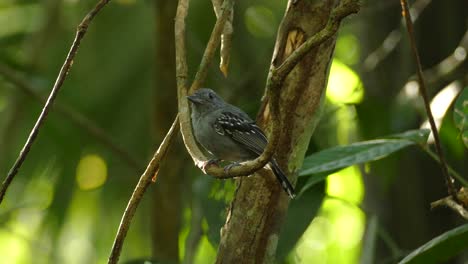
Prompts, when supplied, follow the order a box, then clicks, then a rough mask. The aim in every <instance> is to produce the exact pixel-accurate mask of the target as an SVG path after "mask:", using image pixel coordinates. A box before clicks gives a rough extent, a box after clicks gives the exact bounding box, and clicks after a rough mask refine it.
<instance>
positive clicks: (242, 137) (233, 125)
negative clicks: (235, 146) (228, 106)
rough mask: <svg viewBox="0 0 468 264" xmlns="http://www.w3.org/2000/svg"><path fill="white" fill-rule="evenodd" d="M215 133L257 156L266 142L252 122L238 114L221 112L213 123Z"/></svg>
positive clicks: (261, 132) (260, 131)
mask: <svg viewBox="0 0 468 264" xmlns="http://www.w3.org/2000/svg"><path fill="white" fill-rule="evenodd" d="M214 128H215V131H216V132H217V133H218V134H221V135H227V136H229V137H231V138H232V139H233V140H234V141H235V142H237V143H239V144H241V145H243V146H244V147H246V148H247V149H249V150H250V151H252V152H254V153H255V154H257V155H260V154H262V152H263V150H264V149H265V147H266V145H267V143H268V140H267V138H266V136H265V134H264V133H263V131H262V130H261V129H260V128H259V127H258V126H257V125H256V124H255V122H254V121H252V120H251V119H250V118H249V119H247V118H246V117H243V116H241V115H239V114H235V113H232V112H222V113H221V114H220V116H219V117H218V118H217V119H216V121H215V122H214Z"/></svg>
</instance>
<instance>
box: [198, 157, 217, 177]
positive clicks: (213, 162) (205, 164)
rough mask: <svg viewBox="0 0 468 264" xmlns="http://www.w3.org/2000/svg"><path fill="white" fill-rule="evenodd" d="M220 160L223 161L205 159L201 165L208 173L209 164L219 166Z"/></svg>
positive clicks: (204, 171)
mask: <svg viewBox="0 0 468 264" xmlns="http://www.w3.org/2000/svg"><path fill="white" fill-rule="evenodd" d="M220 161H221V159H210V160H207V161H204V162H203V164H202V166H201V170H202V171H203V173H205V174H206V169H207V168H208V167H209V166H212V165H216V166H219V162H220Z"/></svg>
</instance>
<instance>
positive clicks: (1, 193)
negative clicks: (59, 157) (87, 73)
mask: <svg viewBox="0 0 468 264" xmlns="http://www.w3.org/2000/svg"><path fill="white" fill-rule="evenodd" d="M109 1H110V0H100V1H99V2H98V3H97V4H96V6H95V7H94V8H93V9H92V10H91V11H90V12H89V13H88V14H87V15H86V16H85V17H84V19H83V20H82V21H81V23H80V24H79V25H78V28H77V30H76V35H75V39H74V40H73V44H72V45H71V47H70V51H69V52H68V55H67V58H66V59H65V62H64V64H63V66H62V68H61V69H60V72H59V74H58V77H57V80H56V81H55V84H54V87H53V88H52V91H51V92H50V95H49V98H47V102H46V103H45V105H44V108H42V111H41V114H40V115H39V117H38V119H37V121H36V124H35V125H34V127H33V129H32V130H31V133H30V134H29V137H28V139H27V140H26V143H25V144H24V146H23V148H22V149H21V152H20V154H19V156H18V158H17V159H16V161H15V163H14V164H13V166H12V167H11V169H10V171H9V172H8V174H7V177H6V178H5V180H4V181H3V183H2V188H1V190H0V204H1V203H2V201H3V198H4V197H5V193H6V191H7V189H8V187H9V186H10V184H11V182H12V181H13V179H14V177H15V175H16V174H17V173H18V170H19V168H20V167H21V165H22V164H23V162H24V160H25V159H26V156H27V155H28V153H29V151H30V150H31V146H32V144H33V143H34V140H35V139H36V137H37V135H38V133H39V129H40V127H41V126H42V124H43V123H44V121H45V119H46V117H47V114H48V113H49V110H50V108H51V106H52V104H53V102H54V100H55V97H56V96H57V94H58V92H59V90H60V88H61V87H62V85H63V82H64V81H65V78H66V76H67V74H68V72H69V71H70V68H71V66H72V64H73V59H74V58H75V55H76V52H77V51H78V48H79V47H80V42H81V40H82V39H83V37H84V35H85V34H86V32H87V30H88V26H89V24H90V23H91V21H92V20H93V19H94V17H95V16H96V15H97V13H99V11H101V9H102V8H103V7H104V6H105V5H106V4H107V3H108V2H109Z"/></svg>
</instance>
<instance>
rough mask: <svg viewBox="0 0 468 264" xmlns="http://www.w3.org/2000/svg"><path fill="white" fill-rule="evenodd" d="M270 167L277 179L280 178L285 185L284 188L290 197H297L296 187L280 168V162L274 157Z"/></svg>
mask: <svg viewBox="0 0 468 264" xmlns="http://www.w3.org/2000/svg"><path fill="white" fill-rule="evenodd" d="M270 167H271V169H272V170H273V172H274V174H275V176H276V179H278V181H279V183H280V184H281V187H283V190H284V191H285V192H286V193H287V194H288V195H289V197H291V199H294V197H296V194H295V192H294V187H293V186H292V184H291V183H290V182H289V180H288V178H287V177H286V175H285V174H284V172H283V171H282V170H281V169H280V167H279V166H278V163H276V160H274V159H272V161H271V162H270Z"/></svg>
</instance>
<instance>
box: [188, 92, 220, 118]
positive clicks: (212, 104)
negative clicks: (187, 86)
mask: <svg viewBox="0 0 468 264" xmlns="http://www.w3.org/2000/svg"><path fill="white" fill-rule="evenodd" d="M187 99H188V100H189V101H190V102H191V103H192V110H194V111H197V112H199V113H204V112H207V111H213V110H216V109H218V108H220V107H222V106H224V105H225V104H226V102H224V100H223V99H222V98H221V97H219V95H217V94H216V93H215V92H214V91H213V90H211V89H208V88H201V89H198V90H197V91H196V92H195V93H193V94H192V95H190V96H187Z"/></svg>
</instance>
